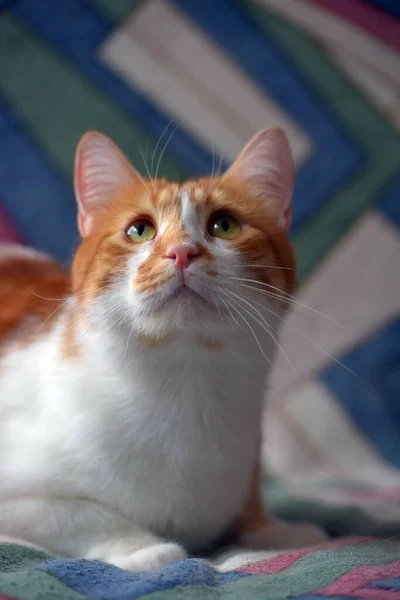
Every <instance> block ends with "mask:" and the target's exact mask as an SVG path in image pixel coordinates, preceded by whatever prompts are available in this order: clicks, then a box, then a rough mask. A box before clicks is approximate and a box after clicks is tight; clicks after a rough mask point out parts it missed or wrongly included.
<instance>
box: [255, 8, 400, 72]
mask: <svg viewBox="0 0 400 600" xmlns="http://www.w3.org/2000/svg"><path fill="white" fill-rule="evenodd" d="M255 2H257V3H258V4H261V5H263V6H266V7H267V8H273V9H274V10H276V11H277V12H279V13H281V14H283V15H285V16H286V17H288V18H289V19H290V20H292V21H294V22H295V23H297V24H298V25H300V26H301V27H302V28H303V29H305V30H306V31H307V32H308V33H311V34H312V35H313V36H315V37H316V38H317V39H319V40H320V41H322V42H328V43H333V44H335V45H338V46H341V47H343V48H345V49H346V50H349V51H350V52H352V53H353V54H355V55H356V56H358V57H359V58H361V59H362V60H363V61H364V62H366V63H368V64H370V65H371V66H373V67H375V68H376V69H378V70H379V71H381V72H382V73H385V74H386V75H387V76H388V77H390V78H391V79H393V80H394V81H396V82H397V83H400V68H399V61H400V57H399V54H398V53H397V52H396V51H394V50H392V49H391V48H390V47H389V46H387V45H386V44H384V43H382V42H381V41H379V40H378V39H376V38H375V37H373V36H371V35H369V34H368V33H367V32H366V31H365V30H364V29H361V28H359V27H357V26H356V25H354V24H353V23H350V22H349V21H347V20H345V19H342V18H341V17H340V16H338V15H335V14H334V13H332V12H331V11H329V10H327V9H325V8H323V7H322V6H319V5H317V4H315V3H314V2H310V1H309V0H301V1H300V0H255Z"/></svg>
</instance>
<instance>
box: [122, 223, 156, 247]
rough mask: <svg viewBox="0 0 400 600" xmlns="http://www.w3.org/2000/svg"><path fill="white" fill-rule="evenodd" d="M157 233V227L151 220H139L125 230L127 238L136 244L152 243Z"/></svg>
mask: <svg viewBox="0 0 400 600" xmlns="http://www.w3.org/2000/svg"><path fill="white" fill-rule="evenodd" d="M156 233H157V231H156V228H155V225H154V224H153V223H152V222H151V221H150V220H149V219H137V220H136V221H134V222H133V223H131V224H130V225H129V227H128V228H127V229H126V230H125V235H126V237H127V238H128V240H129V241H130V242H133V243H134V244H141V243H143V242H150V241H151V240H152V239H154V238H155V237H156Z"/></svg>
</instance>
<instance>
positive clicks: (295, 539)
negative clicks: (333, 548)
mask: <svg viewBox="0 0 400 600" xmlns="http://www.w3.org/2000/svg"><path fill="white" fill-rule="evenodd" d="M327 539H328V536H327V535H326V533H325V532H324V531H323V530H322V529H320V528H319V527H317V526H316V525H311V523H286V522H285V521H274V522H273V523H271V525H269V526H268V527H264V528H263V529H260V530H259V531H254V532H249V533H246V534H245V535H243V537H242V538H241V540H240V542H242V543H243V544H245V546H247V547H248V548H253V549H257V550H283V549H293V550H294V549H296V548H305V547H307V546H312V545H313V544H319V543H321V542H324V541H325V540H327Z"/></svg>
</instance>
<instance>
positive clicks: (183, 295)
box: [167, 283, 208, 305]
mask: <svg viewBox="0 0 400 600" xmlns="http://www.w3.org/2000/svg"><path fill="white" fill-rule="evenodd" d="M175 300H177V301H178V302H182V303H185V302H186V303H193V302H196V303H201V304H203V305H208V302H207V300H206V299H205V298H203V296H200V294H198V293H197V292H196V291H195V290H193V289H192V288H190V287H189V286H188V285H187V284H186V283H182V284H181V285H179V286H178V287H177V288H176V289H175V290H174V291H173V292H172V294H171V296H170V297H169V298H168V300H167V302H171V301H172V302H173V301H175Z"/></svg>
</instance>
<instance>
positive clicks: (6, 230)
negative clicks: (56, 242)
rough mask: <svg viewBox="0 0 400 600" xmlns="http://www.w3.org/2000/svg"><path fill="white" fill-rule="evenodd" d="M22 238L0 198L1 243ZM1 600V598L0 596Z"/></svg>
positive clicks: (17, 241)
mask: <svg viewBox="0 0 400 600" xmlns="http://www.w3.org/2000/svg"><path fill="white" fill-rule="evenodd" d="M21 241H22V240H21V238H20V237H19V235H18V234H17V232H16V231H15V229H14V227H13V226H12V225H11V222H10V220H9V218H8V217H7V215H6V213H5V212H4V209H3V208H2V206H1V199H0V243H2V244H8V243H9V244H20V243H21ZM0 600H1V598H0Z"/></svg>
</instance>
